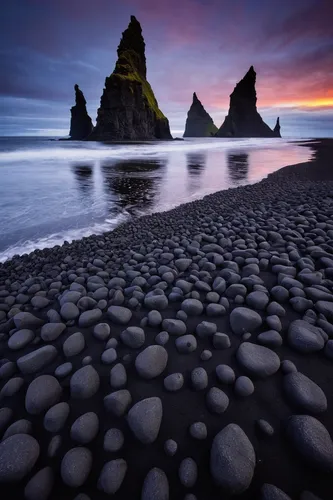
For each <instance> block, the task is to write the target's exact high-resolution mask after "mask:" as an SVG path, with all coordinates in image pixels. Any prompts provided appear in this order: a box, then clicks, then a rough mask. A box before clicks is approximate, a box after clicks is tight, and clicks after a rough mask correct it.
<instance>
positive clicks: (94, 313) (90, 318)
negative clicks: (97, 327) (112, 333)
mask: <svg viewBox="0 0 333 500" xmlns="http://www.w3.org/2000/svg"><path fill="white" fill-rule="evenodd" d="M102 314H103V313H102V311H101V310H100V309H98V308H97V309H90V310H89V311H84V312H83V313H82V314H81V315H80V317H79V326H80V327H81V328H88V327H89V326H92V325H94V324H95V323H98V321H99V320H100V319H101V317H102Z"/></svg>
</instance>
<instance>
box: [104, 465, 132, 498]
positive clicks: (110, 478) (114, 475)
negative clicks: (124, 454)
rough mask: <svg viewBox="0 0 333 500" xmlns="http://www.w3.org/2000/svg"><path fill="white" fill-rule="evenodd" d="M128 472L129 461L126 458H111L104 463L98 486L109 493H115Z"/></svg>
mask: <svg viewBox="0 0 333 500" xmlns="http://www.w3.org/2000/svg"><path fill="white" fill-rule="evenodd" d="M126 472H127V463H126V461H125V460H124V459H122V458H118V459H116V460H110V462H107V463H106V464H104V466H103V469H102V470H101V473H100V475H99V478H98V482H97V488H98V489H99V490H102V491H104V493H106V494H107V495H114V494H115V493H116V492H117V491H118V490H119V488H120V487H121V485H122V483H123V481H124V478H125V475H126Z"/></svg>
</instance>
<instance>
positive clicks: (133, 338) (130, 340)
mask: <svg viewBox="0 0 333 500" xmlns="http://www.w3.org/2000/svg"><path fill="white" fill-rule="evenodd" d="M120 338H121V341H122V342H123V343H124V344H125V345H127V347H130V348H131V349H139V348H140V347H142V346H143V344H144V343H145V340H146V337H145V332H144V331H143V329H142V328H140V327H138V326H129V327H128V328H126V330H124V331H123V332H121V334H120Z"/></svg>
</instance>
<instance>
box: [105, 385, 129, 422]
mask: <svg viewBox="0 0 333 500" xmlns="http://www.w3.org/2000/svg"><path fill="white" fill-rule="evenodd" d="M131 403H132V396H131V394H130V392H129V391H127V390H126V389H121V390H120V391H116V392H112V393H111V394H108V395H107V396H105V398H104V406H105V408H106V410H107V411H109V412H111V413H112V414H113V415H115V416H116V417H122V416H123V415H124V414H125V413H126V412H127V410H128V408H129V407H130V405H131Z"/></svg>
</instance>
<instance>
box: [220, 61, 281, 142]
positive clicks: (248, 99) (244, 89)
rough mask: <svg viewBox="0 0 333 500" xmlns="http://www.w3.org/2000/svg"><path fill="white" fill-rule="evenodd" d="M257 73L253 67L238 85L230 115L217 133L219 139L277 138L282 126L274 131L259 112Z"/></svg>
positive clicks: (235, 89)
mask: <svg viewBox="0 0 333 500" xmlns="http://www.w3.org/2000/svg"><path fill="white" fill-rule="evenodd" d="M255 84H256V72H255V71H254V68H253V66H251V68H250V69H249V71H248V72H247V73H246V75H245V76H244V78H243V79H242V80H241V81H240V82H238V83H237V85H236V87H235V88H234V91H233V92H232V94H231V95H230V106H229V113H228V115H227V116H226V117H225V120H224V122H223V124H222V126H221V128H220V129H219V131H218V132H217V134H216V136H217V137H276V136H277V133H279V135H278V137H281V136H280V130H277V127H280V124H279V123H277V125H276V127H275V129H274V131H273V130H272V129H271V128H270V127H269V126H268V125H267V124H266V123H265V122H264V121H263V119H262V118H261V116H260V114H259V113H258V111H257V93H256V88H255Z"/></svg>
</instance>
